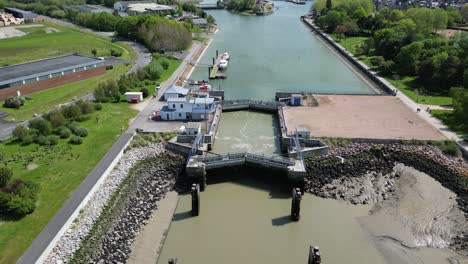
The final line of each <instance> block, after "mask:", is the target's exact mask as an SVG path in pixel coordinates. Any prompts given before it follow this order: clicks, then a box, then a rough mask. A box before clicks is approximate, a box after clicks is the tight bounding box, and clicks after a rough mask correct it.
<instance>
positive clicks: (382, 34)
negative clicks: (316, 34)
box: [374, 28, 407, 59]
mask: <svg viewBox="0 0 468 264" xmlns="http://www.w3.org/2000/svg"><path fill="white" fill-rule="evenodd" d="M374 40H375V53H376V54H377V55H381V56H383V57H384V58H385V59H393V58H394V57H395V56H396V55H397V54H398V53H399V52H400V49H401V47H403V46H405V44H407V35H406V34H405V33H404V32H403V31H399V30H395V29H393V28H386V29H381V30H379V31H377V32H376V33H375V35H374Z"/></svg>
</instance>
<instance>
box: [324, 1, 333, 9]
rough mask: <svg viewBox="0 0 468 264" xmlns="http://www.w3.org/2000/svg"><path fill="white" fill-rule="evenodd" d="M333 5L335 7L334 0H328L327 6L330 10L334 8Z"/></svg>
mask: <svg viewBox="0 0 468 264" xmlns="http://www.w3.org/2000/svg"><path fill="white" fill-rule="evenodd" d="M332 7H333V4H332V0H327V4H326V8H327V9H328V10H330V9H332Z"/></svg>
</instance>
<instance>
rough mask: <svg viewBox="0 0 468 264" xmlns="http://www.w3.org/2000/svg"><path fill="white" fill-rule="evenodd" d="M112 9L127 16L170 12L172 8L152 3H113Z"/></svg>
mask: <svg viewBox="0 0 468 264" xmlns="http://www.w3.org/2000/svg"><path fill="white" fill-rule="evenodd" d="M114 9H115V10H117V11H123V12H127V13H128V14H129V15H141V14H151V13H159V12H163V11H171V10H173V9H174V8H172V7H170V6H167V5H160V4H158V3H155V2H152V1H118V2H115V3H114Z"/></svg>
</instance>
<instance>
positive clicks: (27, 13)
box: [4, 7, 37, 22]
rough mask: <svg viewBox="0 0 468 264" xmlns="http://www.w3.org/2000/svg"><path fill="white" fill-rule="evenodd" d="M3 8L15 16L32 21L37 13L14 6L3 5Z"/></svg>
mask: <svg viewBox="0 0 468 264" xmlns="http://www.w3.org/2000/svg"><path fill="white" fill-rule="evenodd" d="M4 10H5V12H6V13H9V14H12V15H13V16H14V17H16V18H23V19H24V20H25V21H32V22H34V21H36V18H37V14H34V13H33V12H31V11H26V10H22V9H18V8H15V7H5V8H4Z"/></svg>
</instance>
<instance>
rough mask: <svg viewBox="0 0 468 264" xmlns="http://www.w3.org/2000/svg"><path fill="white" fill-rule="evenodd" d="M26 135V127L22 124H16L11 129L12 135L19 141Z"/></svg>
mask: <svg viewBox="0 0 468 264" xmlns="http://www.w3.org/2000/svg"><path fill="white" fill-rule="evenodd" d="M27 135H28V129H27V128H26V127H24V126H23V125H18V126H16V127H15V129H14V130H13V136H14V137H15V138H17V139H18V140H19V141H23V139H24V137H26V136H27Z"/></svg>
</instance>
